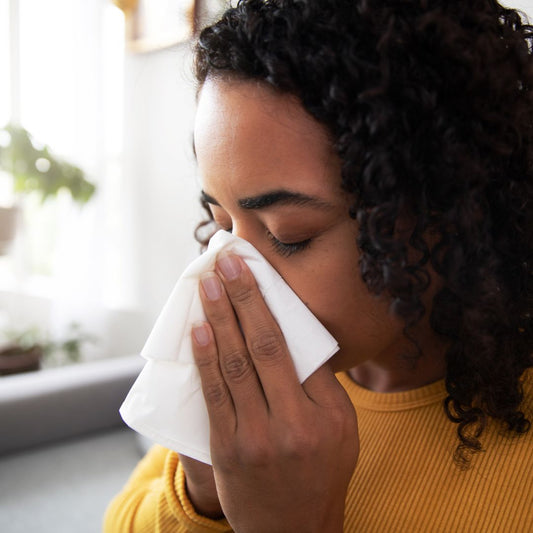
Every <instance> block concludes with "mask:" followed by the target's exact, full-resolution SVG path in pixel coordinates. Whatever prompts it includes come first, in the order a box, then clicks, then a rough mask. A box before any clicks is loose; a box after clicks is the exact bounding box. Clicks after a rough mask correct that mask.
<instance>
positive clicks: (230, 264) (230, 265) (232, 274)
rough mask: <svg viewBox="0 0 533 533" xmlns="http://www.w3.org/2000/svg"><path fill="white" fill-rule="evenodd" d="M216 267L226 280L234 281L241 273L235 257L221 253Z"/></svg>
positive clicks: (239, 264)
mask: <svg viewBox="0 0 533 533" xmlns="http://www.w3.org/2000/svg"><path fill="white" fill-rule="evenodd" d="M217 265H218V268H220V270H221V272H222V274H224V277H225V278H226V279H227V280H232V279H236V278H238V277H239V274H240V273H241V263H240V261H239V258H238V257H236V256H235V255H232V254H228V253H221V254H220V255H219V256H218V258H217Z"/></svg>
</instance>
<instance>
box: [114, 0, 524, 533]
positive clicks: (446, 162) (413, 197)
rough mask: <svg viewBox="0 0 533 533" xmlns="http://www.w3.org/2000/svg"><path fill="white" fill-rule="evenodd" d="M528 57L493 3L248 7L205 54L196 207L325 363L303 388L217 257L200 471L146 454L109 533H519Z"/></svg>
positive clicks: (247, 278) (265, 321) (244, 274)
mask: <svg viewBox="0 0 533 533" xmlns="http://www.w3.org/2000/svg"><path fill="white" fill-rule="evenodd" d="M532 39H533V37H532V31H531V28H530V27H529V26H527V25H526V24H525V23H524V21H523V20H522V19H521V18H520V16H519V14H518V13H517V12H515V11H513V10H511V9H507V8H503V7H502V6H500V5H499V4H498V3H497V2H496V1H493V0H476V1H471V2H464V1H462V0H446V1H445V0H441V1H439V0H373V1H372V2H369V1H365V0H358V1H353V0H329V1H327V0H322V1H319V0H271V1H263V0H241V1H240V2H239V4H238V5H237V7H236V8H234V9H230V10H228V11H227V12H226V13H225V15H224V16H223V18H222V19H221V20H220V21H219V22H217V23H216V24H214V25H212V26H211V27H208V28H206V29H205V30H204V31H203V32H202V34H201V36H200V39H199V42H198V45H197V48H196V68H197V78H198V81H199V87H200V88H199V100H198V112H197V119H196V126H195V146H196V153H197V158H198V165H199V169H200V173H201V176H202V187H203V193H202V195H203V201H204V203H205V205H206V206H208V208H209V210H210V214H211V216H212V218H213V219H214V221H215V223H216V224H217V227H218V226H220V227H222V228H223V229H226V230H228V231H232V232H234V233H235V234H237V235H239V236H240V237H243V238H244V239H246V240H248V241H249V242H251V243H252V244H253V245H254V246H255V247H256V248H257V249H258V250H259V251H260V252H261V253H262V254H263V255H264V256H265V258H266V259H267V260H268V261H269V262H270V263H271V264H272V265H273V266H274V268H276V270H278V272H280V274H281V275H282V276H283V277H284V279H285V280H286V281H287V283H288V284H289V285H290V286H291V287H292V288H293V290H294V291H295V292H296V293H297V294H298V296H299V297H300V298H301V299H302V300H303V301H304V302H305V303H306V305H307V306H308V307H309V308H310V309H311V311H312V312H313V313H314V314H315V315H316V316H317V317H318V318H319V320H320V321H321V322H322V323H323V324H324V325H325V326H326V327H327V328H328V329H329V331H330V332H331V333H332V334H333V336H334V337H335V338H336V339H337V340H338V342H339V345H340V351H339V352H338V353H337V354H336V355H335V356H334V357H333V358H332V359H331V361H329V362H328V364H326V365H324V366H323V367H322V368H320V369H319V370H318V371H317V372H315V373H314V374H313V375H312V376H311V377H310V378H309V379H308V380H307V381H306V382H304V384H303V385H300V384H299V383H298V381H297V379H296V377H295V373H294V369H293V367H292V364H291V359H290V354H289V353H288V352H287V349H286V346H285V344H284V340H283V338H282V336H281V334H280V332H279V329H278V327H277V324H276V322H275V320H274V319H273V318H272V316H271V314H270V312H269V311H268V309H267V307H266V306H265V304H264V301H263V300H262V298H261V296H260V293H259V292H258V290H257V288H256V286H255V281H254V279H253V277H252V275H251V273H250V271H249V270H248V268H247V267H246V265H245V263H244V262H243V261H242V260H241V259H240V258H239V257H237V256H232V255H224V256H222V257H219V259H218V262H217V267H216V269H215V272H211V273H208V274H206V275H205V276H204V277H203V278H202V281H201V290H200V292H201V295H202V301H203V305H204V309H205V311H206V315H207V318H208V322H206V323H201V324H196V325H195V327H194V328H193V331H192V334H193V339H194V343H193V345H194V351H195V357H196V361H197V363H198V366H199V369H200V374H201V377H202V387H203V391H204V396H205V399H206V403H207V406H208V411H209V415H210V423H211V435H212V441H211V452H212V458H213V468H211V467H210V466H207V465H204V464H202V463H198V462H197V461H194V460H192V459H190V458H187V457H184V456H182V457H178V455H177V454H175V453H173V452H170V451H168V450H164V449H163V448H161V447H155V448H154V449H152V450H151V451H150V452H149V453H148V455H147V456H146V457H145V458H144V459H143V461H142V462H141V464H140V465H139V466H138V467H137V469H136V471H135V472H134V473H133V475H132V478H131V479H130V481H129V482H128V485H127V486H126V487H125V488H124V490H123V492H122V493H121V494H120V495H118V496H117V497H116V498H115V500H114V501H113V502H112V504H111V505H110V508H109V509H108V512H107V517H106V524H107V526H106V527H107V530H108V531H122V530H130V529H131V530H132V531H145V530H146V531H148V530H157V531H230V530H231V529H233V530H235V531H238V532H240V531H253V532H262V531H265V532H285V531H287V532H296V531H298V532H300V531H302V532H303V531H320V532H326V531H327V532H338V531H343V530H344V531H364V532H373V531H409V532H411V531H526V530H528V528H529V527H530V526H531V523H533V463H532V461H531V459H530V458H531V454H532V452H533V436H532V435H533V433H532V432H531V431H529V428H530V420H531V417H532V416H533V373H532V371H531V366H532V355H531V354H532V352H533V350H532V341H533V336H532V334H533V327H532V322H531V308H532V271H531V259H532V235H533V231H532V229H533V225H532V207H531V201H532V189H533V166H532V161H533V157H532V156H533V144H532V141H533V127H532V124H533V93H532V91H533V60H532V57H531V43H532ZM335 373H336V374H335ZM356 413H357V416H356Z"/></svg>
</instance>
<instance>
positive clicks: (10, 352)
mask: <svg viewBox="0 0 533 533" xmlns="http://www.w3.org/2000/svg"><path fill="white" fill-rule="evenodd" d="M42 356H43V349H42V347H41V346H39V345H38V344H36V345H34V346H32V347H30V348H21V347H20V346H16V345H13V346H8V347H5V348H3V349H2V350H0V376H6V375H8V374H18V373H19V372H29V371H31V370H39V368H40V367H41V358H42Z"/></svg>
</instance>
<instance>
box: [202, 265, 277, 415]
mask: <svg viewBox="0 0 533 533" xmlns="http://www.w3.org/2000/svg"><path fill="white" fill-rule="evenodd" d="M200 297H201V299H202V305H203V307H204V311H205V314H206V316H207V319H208V321H209V323H210V325H211V328H212V331H213V333H214V337H215V341H216V346H217V350H218V364H219V368H220V372H221V374H222V377H223V379H224V381H225V383H226V386H227V388H228V390H229V392H230V394H231V397H232V400H233V405H234V408H235V411H236V414H237V423H238V421H239V419H241V418H242V417H249V418H250V419H258V418H259V417H260V416H261V415H262V414H264V413H266V408H267V405H266V400H265V397H264V394H263V389H262V387H261V384H260V382H259V378H258V376H257V373H256V371H255V368H254V365H253V363H252V360H251V359H250V356H249V354H248V349H247V347H246V343H245V342H244V338H243V336H242V332H241V330H240V327H239V324H238V322H237V318H236V316H235V312H234V311H233V307H232V305H231V303H230V301H229V300H228V297H227V295H226V293H225V291H224V288H223V286H222V283H221V281H220V279H219V277H218V276H217V275H216V274H215V273H214V272H209V273H206V274H204V275H203V276H202V278H201V280H200Z"/></svg>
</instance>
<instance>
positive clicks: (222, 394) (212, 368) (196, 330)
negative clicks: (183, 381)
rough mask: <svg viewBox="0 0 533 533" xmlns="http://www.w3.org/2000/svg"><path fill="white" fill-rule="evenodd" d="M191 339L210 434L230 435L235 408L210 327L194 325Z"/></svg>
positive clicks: (234, 424) (232, 430)
mask: <svg viewBox="0 0 533 533" xmlns="http://www.w3.org/2000/svg"><path fill="white" fill-rule="evenodd" d="M191 339H192V350H193V355H194V360H195V362H196V365H197V367H198V371H199V373H200V380H201V382H202V392H203V395H204V399H205V404H206V406H207V413H208V415H209V423H210V427H211V431H212V434H213V433H214V434H222V435H227V434H231V433H232V432H234V431H235V428H236V417H235V409H234V407H233V401H232V398H231V394H230V392H229V390H228V387H227V386H226V382H225V381H224V378H223V377H222V374H221V372H220V367H219V365H218V351H217V346H216V342H215V338H214V336H213V332H212V330H211V327H210V326H209V324H208V323H206V322H197V323H195V324H194V325H193V328H192V331H191Z"/></svg>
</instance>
